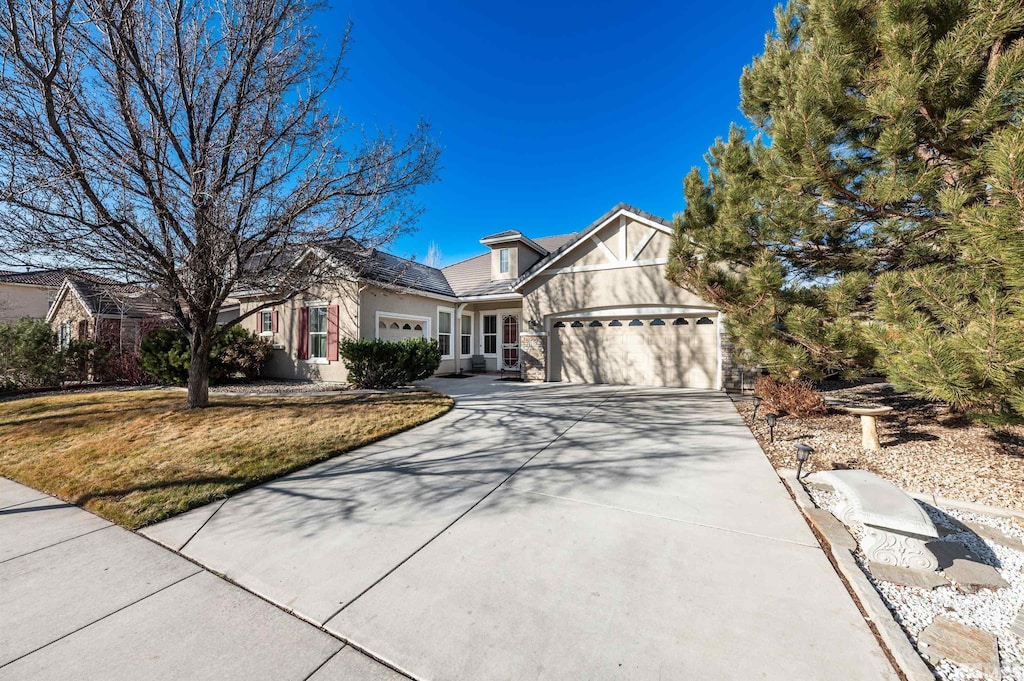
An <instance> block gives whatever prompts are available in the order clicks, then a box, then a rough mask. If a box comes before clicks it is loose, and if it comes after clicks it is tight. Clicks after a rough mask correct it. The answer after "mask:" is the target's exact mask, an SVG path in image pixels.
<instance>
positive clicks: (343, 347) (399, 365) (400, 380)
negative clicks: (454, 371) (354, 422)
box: [339, 338, 441, 390]
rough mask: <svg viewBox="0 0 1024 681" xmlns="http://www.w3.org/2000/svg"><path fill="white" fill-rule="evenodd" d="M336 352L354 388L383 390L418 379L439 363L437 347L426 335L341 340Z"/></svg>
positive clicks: (428, 373)
mask: <svg viewBox="0 0 1024 681" xmlns="http://www.w3.org/2000/svg"><path fill="white" fill-rule="evenodd" d="M339 354H340V355H341V359H342V360H343V361H344V362H345V366H346V367H347V368H348V381H349V383H351V384H352V385H353V386H355V387H356V388H364V389H372V390H387V389H389V388H397V387H398V386H400V385H406V384H408V383H412V382H413V381H420V380H423V379H424V378H427V377H428V376H431V375H432V374H433V373H434V372H435V371H437V368H438V367H439V366H441V348H440V347H439V346H438V344H437V341H435V340H432V339H428V338H406V339H405V340H402V341H397V342H396V341H383V340H377V339H369V338H366V339H360V340H352V339H345V340H343V341H341V343H340V344H339Z"/></svg>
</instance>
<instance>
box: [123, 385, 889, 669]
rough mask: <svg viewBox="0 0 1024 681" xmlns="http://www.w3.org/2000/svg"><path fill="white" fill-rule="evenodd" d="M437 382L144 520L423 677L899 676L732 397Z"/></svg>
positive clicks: (267, 594) (178, 546)
mask: <svg viewBox="0 0 1024 681" xmlns="http://www.w3.org/2000/svg"><path fill="white" fill-rule="evenodd" d="M431 386H432V387H435V388H436V389H439V390H441V391H444V392H447V393H449V394H453V395H454V396H455V397H456V398H457V404H456V408H455V409H454V410H452V412H450V413H449V414H448V415H446V416H444V417H442V418H441V419H438V420H437V421H434V422H432V423H430V424H427V425H425V426H422V427H420V428H417V429H415V430H413V431H409V432H407V433H403V434H401V435H398V436H396V437H393V438H390V439H388V440H386V441H383V442H381V443H378V444H376V445H372V446H369V447H366V448H363V449H361V450H358V451H356V452H353V454H352V455H351V456H347V457H341V458H339V459H334V460H331V461H328V462H325V463H323V464H321V465H317V466H314V467H312V468H309V469H306V470H304V471H301V472H299V473H296V474H294V475H291V476H288V477H285V478H282V479H280V480H277V481H275V482H273V483H270V484H267V485H262V486H260V487H257V488H254V489H252V490H250V491H248V492H245V493H243V494H239V495H237V496H235V497H232V498H230V499H229V500H227V501H226V502H223V503H219V504H212V505H210V506H208V507H204V508H201V509H196V510H195V511H192V512H190V513H187V514H185V515H182V516H179V517H177V518H174V519H171V520H169V521H166V522H164V523H161V524H159V525H155V526H153V527H151V528H149V529H147V530H144V531H143V532H144V533H145V534H147V535H148V536H150V537H151V538H153V539H155V540H156V541H159V542H161V543H163V544H165V545H167V546H169V547H171V548H173V549H175V550H179V551H181V552H182V553H183V554H184V555H185V556H187V557H189V558H191V559H193V560H195V561H197V562H199V563H201V564H202V565H204V566H206V567H208V568H210V569H211V570H214V571H216V572H219V573H223V574H224V575H226V576H227V577H229V578H230V579H232V580H234V581H236V582H238V583H239V584H241V585H243V586H245V587H246V588H248V589H250V590H252V591H254V592H256V593H257V594H259V595H261V596H263V597H264V598H266V599H268V600H270V601H272V602H274V603H276V604H278V605H280V606H281V607H283V608H285V609H288V610H290V611H292V612H294V613H295V614H296V615H298V616H300V617H302V618H304V619H307V620H309V621H311V622H313V623H314V624H316V625H320V626H323V627H324V628H326V629H327V630H328V631H329V632H331V633H333V634H335V635H336V636H338V637H340V638H341V639H343V640H344V641H346V642H349V643H351V644H352V645H353V646H355V647H356V648H359V649H361V650H362V651H364V652H366V653H368V654H370V655H371V656H373V657H376V658H378V659H381V660H383V661H385V662H387V663H388V664H390V665H392V666H394V667H395V668H397V669H400V670H402V671H404V672H406V673H408V674H409V675H411V676H413V677H415V678H421V679H568V678H573V679H752V678H759V679H802V680H810V679H833V680H834V679H871V680H877V679H894V678H896V676H895V674H894V672H893V670H892V668H891V666H890V665H889V663H888V661H887V659H886V657H885V656H884V654H883V653H882V651H881V649H880V648H879V647H878V645H877V643H876V642H875V640H874V638H873V637H872V635H871V633H870V631H869V629H868V627H867V625H866V624H865V621H864V619H863V617H862V616H861V615H860V613H859V612H858V610H857V608H856V607H855V605H854V603H853V601H852V600H851V599H850V597H849V595H848V594H847V592H846V590H845V588H844V587H843V585H842V584H841V582H840V580H839V579H838V577H837V576H836V574H835V572H834V571H833V569H832V567H831V565H830V563H829V562H828V560H827V559H826V557H825V555H824V553H823V552H822V550H821V548H820V547H819V546H818V544H817V542H816V541H815V539H814V537H813V536H812V534H811V533H810V531H809V530H808V528H807V526H806V524H805V522H804V520H803V518H802V517H801V516H800V514H799V513H798V511H797V510H796V508H795V506H794V504H793V503H792V501H791V500H790V498H789V496H788V493H787V492H786V491H785V489H784V487H783V485H782V483H781V482H780V481H779V480H778V478H777V477H776V475H775V473H774V471H773V470H772V468H771V466H770V465H769V463H768V461H767V460H766V459H765V457H764V455H763V454H762V453H761V452H760V450H759V449H758V446H757V444H756V442H755V441H754V439H753V438H752V437H751V436H750V433H749V432H748V431H747V429H746V428H745V426H744V425H743V423H742V422H741V420H740V418H739V416H738V415H737V414H736V411H735V410H734V409H733V407H732V405H731V404H730V402H729V400H728V398H726V397H725V396H724V395H722V394H720V393H712V392H700V391H687V390H676V389H643V388H623V387H617V386H579V385H576V386H571V385H559V384H546V385H526V384H516V383H501V382H497V381H495V380H494V379H493V377H475V378H469V379H461V380H454V379H448V380H443V379H434V380H433V381H432V382H431Z"/></svg>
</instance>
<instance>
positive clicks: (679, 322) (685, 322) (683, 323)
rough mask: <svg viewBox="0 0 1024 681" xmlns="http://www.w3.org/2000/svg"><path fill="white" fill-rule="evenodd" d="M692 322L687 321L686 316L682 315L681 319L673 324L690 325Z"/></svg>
mask: <svg viewBox="0 0 1024 681" xmlns="http://www.w3.org/2000/svg"><path fill="white" fill-rule="evenodd" d="M689 324H690V322H688V321H686V319H685V318H683V317H680V318H679V319H677V320H675V321H674V322H672V326H689Z"/></svg>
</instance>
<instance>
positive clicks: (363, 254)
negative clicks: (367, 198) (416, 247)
mask: <svg viewBox="0 0 1024 681" xmlns="http://www.w3.org/2000/svg"><path fill="white" fill-rule="evenodd" d="M324 250H326V251H327V252H328V253H330V254H331V255H332V256H334V257H335V258H337V259H338V260H339V261H340V262H342V263H343V264H344V265H346V266H347V267H350V268H351V269H352V270H353V271H354V273H355V274H356V276H358V277H360V278H361V279H367V280H369V281H374V282H377V283H381V284H385V285H387V286H391V287H397V288H404V289H415V290H418V291H426V292H427V293H435V294H438V295H442V296H451V297H453V298H454V297H455V292H454V291H453V290H452V287H451V286H450V285H449V284H448V280H447V279H445V277H444V274H442V273H441V270H439V269H437V268H436V267H431V266H430V265H424V264H423V263H419V262H416V261H415V260H408V259H406V258H400V257H398V256H397V255H391V254H390V253H385V252H384V251H379V250H377V249H376V248H374V249H370V250H368V251H367V250H363V251H356V250H353V249H352V248H351V247H350V246H349V245H336V246H324Z"/></svg>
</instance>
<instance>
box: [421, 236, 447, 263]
mask: <svg viewBox="0 0 1024 681" xmlns="http://www.w3.org/2000/svg"><path fill="white" fill-rule="evenodd" d="M443 260H444V254H442V253H441V247H440V246H438V245H437V242H436V241H431V242H430V245H429V246H427V257H426V258H424V259H423V264H424V265H428V266H430V267H440V266H441V262H442V261H443Z"/></svg>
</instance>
